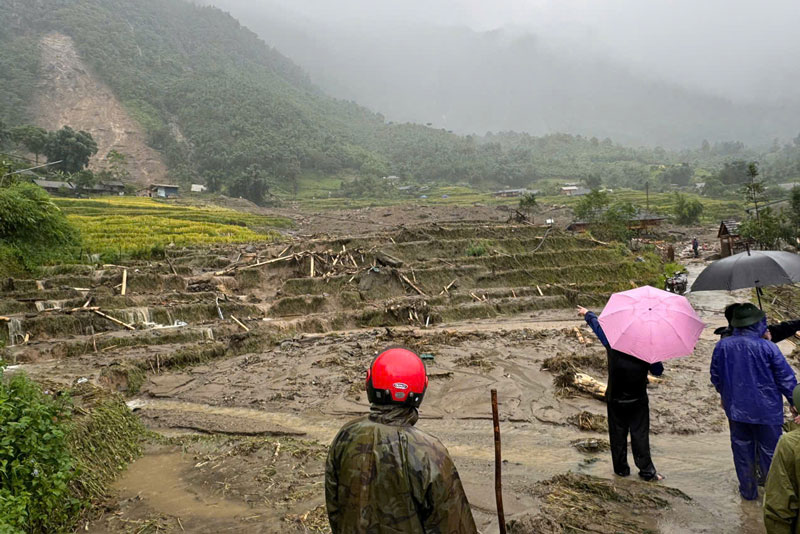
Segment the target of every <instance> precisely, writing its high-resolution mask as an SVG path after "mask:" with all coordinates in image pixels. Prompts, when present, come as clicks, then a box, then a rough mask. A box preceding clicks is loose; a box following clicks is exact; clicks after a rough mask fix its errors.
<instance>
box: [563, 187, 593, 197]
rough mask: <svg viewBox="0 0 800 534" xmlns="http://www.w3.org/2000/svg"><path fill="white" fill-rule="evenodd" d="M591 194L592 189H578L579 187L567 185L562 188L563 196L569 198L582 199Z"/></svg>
mask: <svg viewBox="0 0 800 534" xmlns="http://www.w3.org/2000/svg"><path fill="white" fill-rule="evenodd" d="M589 193H591V190H590V189H587V188H585V187H578V186H577V185H565V186H564V187H562V188H561V194H562V195H564V196H568V197H582V196H583V195H588V194H589Z"/></svg>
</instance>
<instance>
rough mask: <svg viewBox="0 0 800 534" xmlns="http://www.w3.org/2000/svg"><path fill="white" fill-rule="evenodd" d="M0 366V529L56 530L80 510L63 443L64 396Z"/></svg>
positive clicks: (72, 470) (66, 415) (65, 429)
mask: <svg viewBox="0 0 800 534" xmlns="http://www.w3.org/2000/svg"><path fill="white" fill-rule="evenodd" d="M2 378H3V375H2V371H1V370H0V479H1V480H2V484H0V532H3V533H5V532H13V533H16V532H29V533H40V532H59V531H63V530H65V529H67V528H69V527H70V526H71V525H72V523H73V522H74V520H75V517H76V516H77V514H78V513H79V512H80V510H81V501H80V500H79V499H77V498H75V497H74V496H73V495H72V494H71V492H70V489H69V485H70V483H71V482H72V480H73V479H74V478H75V474H76V473H75V468H74V461H73V459H72V457H71V456H70V454H69V449H68V447H67V433H68V429H69V425H68V421H69V410H68V399H67V398H66V397H60V398H57V399H56V398H53V397H52V396H50V395H47V394H45V393H43V392H42V390H41V389H40V388H39V387H38V386H37V385H36V384H34V383H33V382H32V381H31V380H30V379H28V378H27V377H26V376H25V375H24V374H17V375H15V376H13V377H12V378H11V379H10V380H8V382H4V381H3V380H2Z"/></svg>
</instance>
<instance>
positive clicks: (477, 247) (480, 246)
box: [467, 243, 486, 258]
mask: <svg viewBox="0 0 800 534" xmlns="http://www.w3.org/2000/svg"><path fill="white" fill-rule="evenodd" d="M485 255H486V245H485V244H484V243H472V244H471V245H470V246H469V248H467V256H472V257H474V258H478V257H480V256H485Z"/></svg>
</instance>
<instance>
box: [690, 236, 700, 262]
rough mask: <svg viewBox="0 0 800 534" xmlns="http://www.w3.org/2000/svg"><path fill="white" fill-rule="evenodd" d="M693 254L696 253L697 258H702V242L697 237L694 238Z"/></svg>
mask: <svg viewBox="0 0 800 534" xmlns="http://www.w3.org/2000/svg"><path fill="white" fill-rule="evenodd" d="M692 252H694V257H695V258H699V257H700V242H699V241H698V240H697V238H696V237H694V238H692Z"/></svg>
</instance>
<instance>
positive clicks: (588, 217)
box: [574, 190, 610, 222]
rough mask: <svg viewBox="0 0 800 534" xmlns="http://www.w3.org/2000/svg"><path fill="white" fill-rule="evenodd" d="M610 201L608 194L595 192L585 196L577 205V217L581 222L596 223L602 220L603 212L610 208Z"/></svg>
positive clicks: (575, 210)
mask: <svg viewBox="0 0 800 534" xmlns="http://www.w3.org/2000/svg"><path fill="white" fill-rule="evenodd" d="M609 203H610V199H609V197H608V193H606V192H603V191H597V190H594V191H592V192H590V193H589V194H588V195H584V196H583V197H581V199H580V200H579V201H578V203H577V204H576V205H575V209H574V212H575V217H577V218H578V219H579V220H581V221H588V222H594V221H597V220H599V219H600V217H601V215H602V214H603V211H605V209H606V208H608V204H609Z"/></svg>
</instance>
